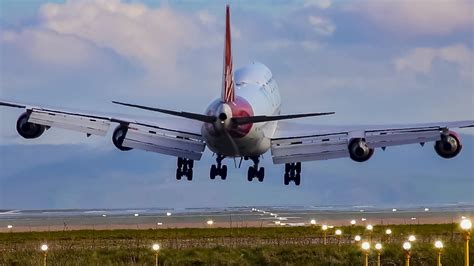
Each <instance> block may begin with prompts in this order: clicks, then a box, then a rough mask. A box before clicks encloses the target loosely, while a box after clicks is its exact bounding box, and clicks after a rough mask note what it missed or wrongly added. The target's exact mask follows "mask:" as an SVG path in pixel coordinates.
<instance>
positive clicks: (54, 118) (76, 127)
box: [28, 109, 110, 136]
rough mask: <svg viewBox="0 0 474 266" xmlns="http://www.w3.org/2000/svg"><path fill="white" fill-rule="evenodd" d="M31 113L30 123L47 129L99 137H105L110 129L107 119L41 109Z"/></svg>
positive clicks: (33, 110)
mask: <svg viewBox="0 0 474 266" xmlns="http://www.w3.org/2000/svg"><path fill="white" fill-rule="evenodd" d="M30 112H31V113H30V118H29V120H28V121H29V122H31V123H35V124H39V125H43V126H47V127H58V128H63V129H68V130H73V131H79V132H83V133H86V134H90V135H99V136H105V135H106V134H107V131H108V130H109V128H110V122H109V121H108V120H105V119H98V118H91V117H85V116H78V115H72V114H65V113H61V112H54V111H43V110H39V109H32V110H31V111H30Z"/></svg>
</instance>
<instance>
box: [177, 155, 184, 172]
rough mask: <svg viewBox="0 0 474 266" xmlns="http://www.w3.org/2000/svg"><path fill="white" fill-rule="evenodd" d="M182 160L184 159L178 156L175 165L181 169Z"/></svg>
mask: <svg viewBox="0 0 474 266" xmlns="http://www.w3.org/2000/svg"><path fill="white" fill-rule="evenodd" d="M183 161H184V160H183V158H181V157H179V158H178V164H177V166H178V168H179V169H181V168H182V167H183Z"/></svg>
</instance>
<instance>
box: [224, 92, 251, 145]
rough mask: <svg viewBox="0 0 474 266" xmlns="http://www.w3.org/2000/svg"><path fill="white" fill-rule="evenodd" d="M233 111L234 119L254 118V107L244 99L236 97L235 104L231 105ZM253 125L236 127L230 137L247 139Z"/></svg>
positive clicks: (231, 131)
mask: <svg viewBox="0 0 474 266" xmlns="http://www.w3.org/2000/svg"><path fill="white" fill-rule="evenodd" d="M229 107H230V109H231V110H232V117H249V116H253V115H254V114H253V109H252V106H251V105H250V104H249V103H248V102H247V101H246V100H245V99H244V98H242V97H236V98H235V100H234V102H232V103H229ZM252 126H253V124H245V125H240V126H235V127H233V128H232V129H231V130H230V135H231V136H232V137H234V138H243V137H245V136H246V135H247V134H248V133H249V132H250V130H251V129H252Z"/></svg>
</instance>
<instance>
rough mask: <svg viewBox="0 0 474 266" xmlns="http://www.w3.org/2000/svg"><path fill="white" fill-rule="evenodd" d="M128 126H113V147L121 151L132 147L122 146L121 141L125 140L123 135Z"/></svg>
mask: <svg viewBox="0 0 474 266" xmlns="http://www.w3.org/2000/svg"><path fill="white" fill-rule="evenodd" d="M127 131H128V126H127V125H119V126H118V127H117V128H115V130H114V133H113V134H112V142H113V143H114V145H115V147H117V149H119V150H121V151H129V150H132V148H129V147H124V146H123V141H124V140H125V135H126V134H127Z"/></svg>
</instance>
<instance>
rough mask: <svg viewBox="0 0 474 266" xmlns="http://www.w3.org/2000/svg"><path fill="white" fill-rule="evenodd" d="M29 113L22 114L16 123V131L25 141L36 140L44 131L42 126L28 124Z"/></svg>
mask: <svg viewBox="0 0 474 266" xmlns="http://www.w3.org/2000/svg"><path fill="white" fill-rule="evenodd" d="M29 118H30V114H29V113H23V114H22V115H20V117H18V120H17V122H16V131H17V132H18V134H20V136H22V137H23V138H25V139H36V138H38V137H39V136H41V135H42V134H43V132H44V130H45V129H46V127H45V126H43V125H38V124H35V123H30V122H28V119H29Z"/></svg>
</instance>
